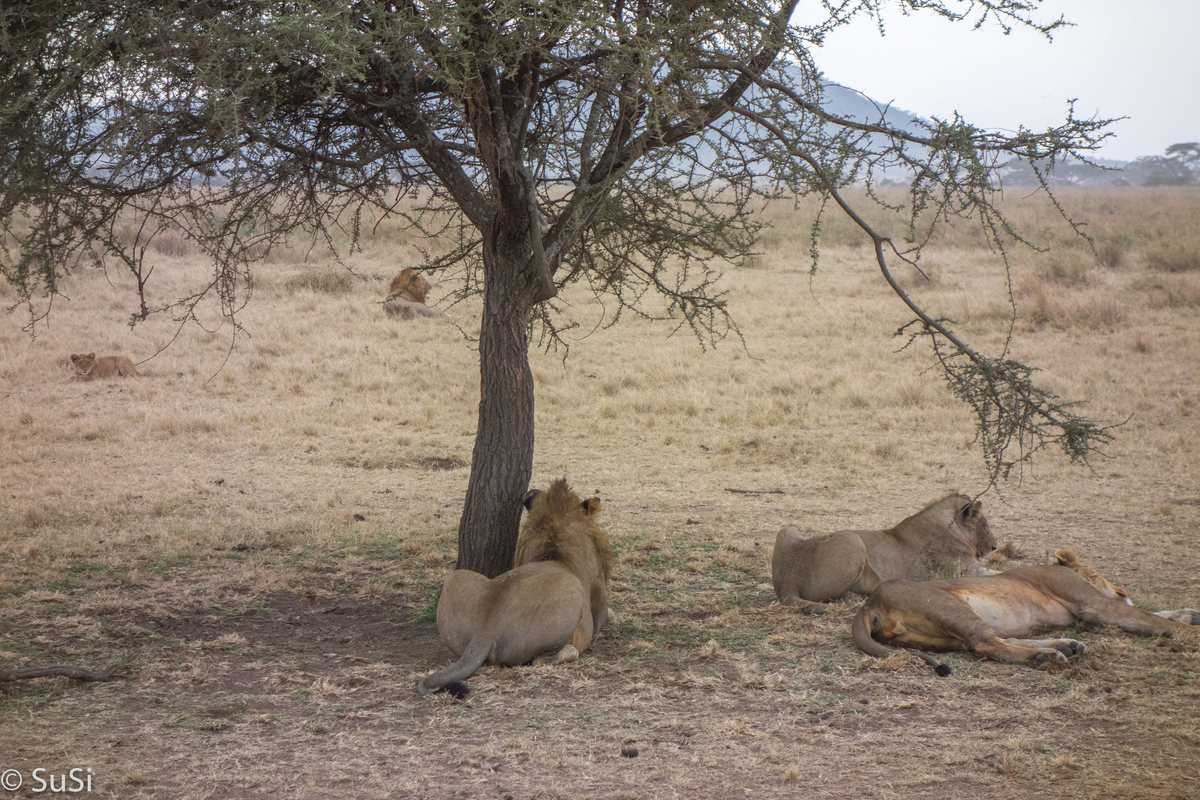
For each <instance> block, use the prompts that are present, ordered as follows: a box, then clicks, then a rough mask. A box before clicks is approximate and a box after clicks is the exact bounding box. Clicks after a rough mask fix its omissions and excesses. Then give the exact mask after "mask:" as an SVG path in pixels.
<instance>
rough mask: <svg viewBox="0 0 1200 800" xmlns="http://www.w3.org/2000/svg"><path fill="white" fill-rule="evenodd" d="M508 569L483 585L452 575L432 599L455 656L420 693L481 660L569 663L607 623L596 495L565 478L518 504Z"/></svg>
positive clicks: (606, 558) (606, 556)
mask: <svg viewBox="0 0 1200 800" xmlns="http://www.w3.org/2000/svg"><path fill="white" fill-rule="evenodd" d="M525 507H526V512H525V520H524V522H523V523H522V524H521V532H520V535H519V536H518V538H517V547H516V556H515V558H514V567H513V569H511V570H509V571H508V572H506V573H504V574H503V575H498V576H497V577H495V578H493V579H491V580H488V579H487V578H485V577H484V576H483V575H480V574H479V573H477V572H471V571H470V570H463V569H459V570H455V571H454V572H451V573H450V575H449V576H448V577H447V578H446V582H445V583H444V584H443V585H442V594H441V598H440V599H439V600H438V611H437V622H438V634H439V635H440V636H441V638H442V642H443V643H444V644H445V645H446V647H448V648H450V650H452V651H453V652H454V653H455V655H457V656H459V659H458V660H457V661H456V662H454V663H453V664H451V665H450V666H448V667H446V668H445V669H442V670H439V671H437V672H435V673H433V674H432V675H428V676H426V677H425V678H424V679H422V680H421V682H420V683H419V684H418V685H417V690H418V691H419V692H420V693H421V694H422V695H425V696H428V695H430V694H433V693H434V692H437V691H439V690H440V689H443V688H446V687H447V686H450V685H451V684H454V683H457V682H459V681H463V680H465V679H466V678H468V677H469V676H470V675H471V674H472V673H474V672H475V670H477V669H478V668H479V667H480V666H481V665H483V664H484V663H488V664H502V665H506V666H513V665H517V664H527V663H529V662H531V661H548V662H550V663H555V664H558V663H563V662H565V661H573V660H575V659H576V658H578V657H579V654H580V653H582V652H583V651H585V650H587V649H588V647H590V646H591V643H592V639H593V638H594V637H595V635H596V633H598V632H599V630H600V628H601V627H602V626H603V625H604V623H605V621H606V620H607V619H608V576H609V574H610V573H611V572H612V564H613V554H612V548H611V546H610V545H609V542H608V536H607V535H606V534H605V533H604V531H603V530H602V529H601V528H600V526H599V525H597V524H596V520H595V517H596V515H597V514H598V513H599V512H600V500H599V498H592V499H590V500H586V501H584V500H581V499H580V498H579V497H578V496H577V495H576V494H575V493H574V492H572V491H571V489H570V487H569V486H567V482H566V480H558V481H555V482H554V483H553V484H551V486H550V488H549V489H548V490H547V491H545V492H540V491H532V492H530V493H529V494H528V495H526V499H525Z"/></svg>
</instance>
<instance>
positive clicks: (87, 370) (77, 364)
mask: <svg viewBox="0 0 1200 800" xmlns="http://www.w3.org/2000/svg"><path fill="white" fill-rule="evenodd" d="M71 366H72V367H74V368H75V377H76V378H79V379H80V380H83V381H90V380H93V379H94V378H116V377H121V378H125V377H128V376H130V375H137V374H138V371H137V369H136V368H135V367H134V366H133V362H132V361H130V360H129V359H128V358H127V357H126V356H100V358H96V354H95V353H88V354H87V355H84V354H82V353H72V354H71Z"/></svg>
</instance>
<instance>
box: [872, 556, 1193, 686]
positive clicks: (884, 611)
mask: <svg viewBox="0 0 1200 800" xmlns="http://www.w3.org/2000/svg"><path fill="white" fill-rule="evenodd" d="M1056 556H1057V558H1058V564H1055V565H1051V566H1041V567H1021V568H1018V569H1013V570H1009V571H1008V572H1004V573H1001V574H999V575H992V576H988V577H972V578H956V579H954V580H948V581H926V582H923V583H914V582H912V581H904V580H893V581H886V582H884V583H882V584H880V586H879V588H878V589H876V590H875V591H874V592H873V593H872V594H871V596H870V597H868V598H867V600H866V602H865V603H863V606H862V608H861V609H859V611H858V614H857V615H855V617H854V624H853V626H852V628H851V636H852V638H853V639H854V643H855V644H856V645H858V647H859V649H860V650H862V651H863V652H864V653H867V654H868V655H873V656H879V657H881V658H882V657H886V656H890V655H892V654H893V653H894V652H895V650H893V649H892V648H891V647H889V646H887V645H892V646H899V647H911V648H920V649H922V650H933V651H935V652H945V651H949V650H961V649H970V650H973V651H974V652H975V653H978V654H979V655H981V656H984V657H985V658H991V659H994V660H996V661H1009V662H1015V661H1025V660H1027V659H1032V660H1034V661H1035V662H1036V663H1039V664H1040V663H1045V662H1046V661H1049V660H1051V659H1053V660H1055V661H1058V662H1061V663H1065V662H1066V660H1067V659H1068V658H1069V657H1071V656H1076V655H1079V654H1081V653H1083V652H1084V649H1085V648H1084V645H1083V643H1082V642H1079V641H1076V640H1075V639H1030V638H1026V637H1029V636H1031V635H1033V634H1035V633H1040V632H1041V631H1048V630H1055V629H1060V628H1066V627H1069V626H1070V625H1073V624H1074V623H1075V621H1076V620H1083V621H1085V622H1102V623H1106V624H1110V625H1118V626H1120V628H1121V629H1122V630H1124V631H1127V632H1129V633H1141V634H1147V635H1154V634H1165V635H1168V636H1169V635H1171V634H1172V633H1174V632H1175V631H1182V630H1194V628H1193V627H1192V625H1194V624H1196V622H1200V620H1195V621H1194V622H1192V624H1184V623H1181V622H1177V621H1175V620H1174V619H1173V618H1172V615H1177V614H1180V612H1178V611H1164V612H1159V614H1151V613H1149V612H1148V611H1142V610H1141V609H1140V608H1134V607H1133V605H1132V604H1131V603H1130V601H1129V595H1128V594H1126V593H1125V591H1124V590H1122V589H1120V588H1119V587H1116V586H1113V585H1112V584H1111V583H1109V582H1108V581H1107V580H1106V579H1105V578H1104V576H1102V575H1100V573H1098V572H1096V570H1094V569H1092V568H1091V567H1089V566H1087V565H1086V564H1081V563H1080V562H1079V560H1078V559H1077V558H1076V556H1075V553H1074V552H1073V551H1071V550H1060V551H1059V552H1058V553H1056ZM1187 610H1189V611H1190V609H1187ZM1189 619H1190V620H1191V619H1194V618H1192V617H1190V616H1189ZM881 642H883V643H881ZM916 655H918V656H919V657H920V658H921V659H923V660H924V661H925V662H926V663H928V664H929V665H930V666H932V667H934V669H935V670H936V671H937V674H938V675H942V676H945V675H949V674H950V667H948V666H946V665H945V664H940V663H938V660H937V659H936V658H934V657H933V656H931V655H928V654H925V653H917V654H916Z"/></svg>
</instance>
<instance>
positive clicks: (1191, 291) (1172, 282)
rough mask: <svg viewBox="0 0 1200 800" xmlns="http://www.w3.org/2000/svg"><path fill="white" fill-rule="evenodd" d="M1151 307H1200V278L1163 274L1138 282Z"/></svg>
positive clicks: (1137, 284)
mask: <svg viewBox="0 0 1200 800" xmlns="http://www.w3.org/2000/svg"><path fill="white" fill-rule="evenodd" d="M1133 288H1134V289H1136V290H1139V291H1144V292H1145V293H1146V299H1147V301H1148V303H1149V304H1150V307H1151V308H1200V280H1196V279H1194V278H1193V277H1192V276H1189V275H1163V276H1161V277H1156V278H1151V279H1149V280H1147V281H1144V282H1138V283H1135V284H1134V285H1133Z"/></svg>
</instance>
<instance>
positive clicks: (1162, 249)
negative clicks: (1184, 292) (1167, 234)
mask: <svg viewBox="0 0 1200 800" xmlns="http://www.w3.org/2000/svg"><path fill="white" fill-rule="evenodd" d="M1142 256H1143V257H1144V258H1145V259H1146V266H1147V267H1149V268H1150V269H1152V270H1155V271H1157V272H1196V271H1197V270H1200V241H1197V238H1196V237H1191V238H1186V239H1183V240H1182V241H1180V240H1178V239H1176V240H1171V241H1165V242H1164V241H1158V242H1155V243H1154V244H1152V245H1150V246H1149V247H1147V248H1146V249H1145V251H1143V253H1142Z"/></svg>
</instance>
